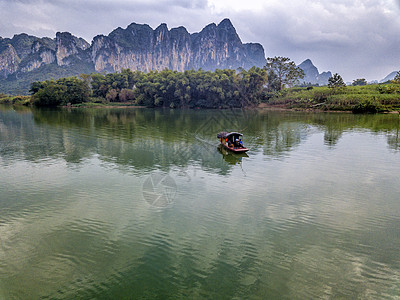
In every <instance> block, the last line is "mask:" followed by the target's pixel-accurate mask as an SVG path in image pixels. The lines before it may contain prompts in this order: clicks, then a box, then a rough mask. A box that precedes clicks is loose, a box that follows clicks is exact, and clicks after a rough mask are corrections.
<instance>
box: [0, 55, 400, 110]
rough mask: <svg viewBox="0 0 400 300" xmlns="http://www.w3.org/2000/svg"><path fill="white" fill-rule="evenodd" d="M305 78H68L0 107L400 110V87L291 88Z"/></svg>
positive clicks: (284, 73) (294, 73)
mask: <svg viewBox="0 0 400 300" xmlns="http://www.w3.org/2000/svg"><path fill="white" fill-rule="evenodd" d="M303 76H304V73H302V71H301V70H299V68H298V67H296V66H295V65H294V64H293V63H292V62H291V61H290V60H288V59H286V58H281V57H278V58H277V57H275V58H274V59H269V64H267V66H266V67H264V68H257V67H253V68H251V69H249V70H244V69H240V70H238V71H235V70H230V69H225V70H215V71H214V72H211V71H204V70H197V71H195V70H191V71H185V72H177V71H172V70H163V71H152V72H148V73H145V72H141V71H131V70H129V69H125V70H122V71H121V72H116V73H109V74H99V73H93V74H90V75H86V74H81V75H80V77H79V78H78V77H67V78H60V79H58V80H46V81H41V82H33V83H32V84H31V89H30V92H31V96H14V97H12V96H7V95H0V103H4V104H14V105H34V106H39V107H40V106H46V107H48V106H78V107H79V106H145V107H167V108H244V107H258V106H260V105H261V106H264V107H276V108H285V109H307V110H310V109H314V110H324V111H352V112H354V113H364V112H367V113H377V112H388V111H396V110H399V109H400V83H399V82H397V81H393V82H388V83H386V84H373V85H362V86H359V85H354V86H345V85H344V83H343V82H342V80H341V78H340V76H339V75H338V74H335V75H334V76H333V77H332V78H330V80H329V85H328V86H322V87H319V86H307V87H299V86H295V85H296V84H298V83H299V79H301V78H302V77H303Z"/></svg>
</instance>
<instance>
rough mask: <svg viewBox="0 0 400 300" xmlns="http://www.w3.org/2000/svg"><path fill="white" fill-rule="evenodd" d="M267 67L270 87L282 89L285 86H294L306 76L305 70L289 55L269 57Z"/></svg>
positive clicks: (271, 88)
mask: <svg viewBox="0 0 400 300" xmlns="http://www.w3.org/2000/svg"><path fill="white" fill-rule="evenodd" d="M265 69H266V70H267V72H268V75H269V78H270V80H269V82H268V84H269V89H270V90H278V91H280V90H282V88H284V87H285V86H289V87H291V86H294V85H295V84H296V83H298V82H299V80H300V79H302V78H304V75H305V74H304V71H303V70H302V69H301V68H300V67H297V66H296V64H295V63H294V62H293V61H291V60H290V58H288V57H282V56H275V57H273V58H271V57H268V58H267V65H266V66H265Z"/></svg>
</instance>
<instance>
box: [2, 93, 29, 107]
mask: <svg viewBox="0 0 400 300" xmlns="http://www.w3.org/2000/svg"><path fill="white" fill-rule="evenodd" d="M0 104H11V105H25V106H28V105H30V104H31V96H8V95H5V94H0Z"/></svg>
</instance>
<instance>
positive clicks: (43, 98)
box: [31, 77, 90, 106]
mask: <svg viewBox="0 0 400 300" xmlns="http://www.w3.org/2000/svg"><path fill="white" fill-rule="evenodd" d="M31 92H32V94H33V96H32V99H33V104H34V105H36V106H58V105H66V104H68V103H72V104H75V103H82V102H86V101H87V100H88V99H89V95H90V88H89V86H88V85H87V83H86V82H85V81H83V80H80V79H78V78H76V77H67V78H60V79H58V80H57V81H54V80H46V81H44V82H40V83H38V82H33V83H32V84H31Z"/></svg>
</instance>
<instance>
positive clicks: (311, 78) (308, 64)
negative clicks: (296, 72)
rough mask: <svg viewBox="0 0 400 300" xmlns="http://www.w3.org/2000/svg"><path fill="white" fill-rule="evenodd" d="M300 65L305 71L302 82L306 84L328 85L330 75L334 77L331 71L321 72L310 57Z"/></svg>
mask: <svg viewBox="0 0 400 300" xmlns="http://www.w3.org/2000/svg"><path fill="white" fill-rule="evenodd" d="M299 67H300V68H301V69H302V70H303V71H304V74H305V76H304V78H303V79H302V80H301V82H302V83H305V84H308V83H311V84H318V85H327V84H328V79H329V77H332V73H331V72H330V71H328V72H322V73H319V71H318V69H317V67H316V66H314V64H313V63H312V61H311V60H310V59H306V60H305V61H303V62H302V63H301V64H300V65H299Z"/></svg>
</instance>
